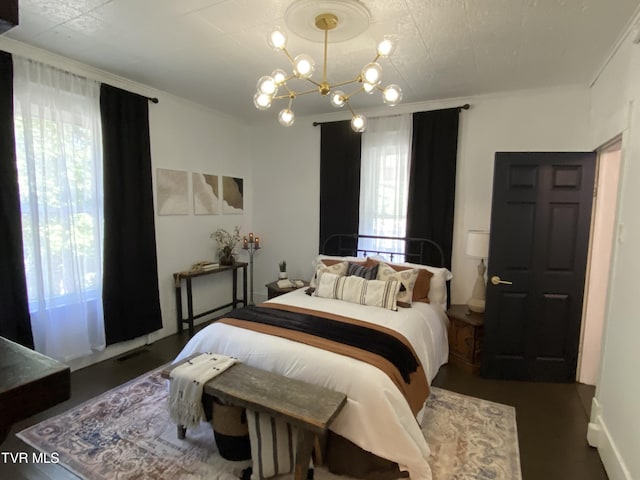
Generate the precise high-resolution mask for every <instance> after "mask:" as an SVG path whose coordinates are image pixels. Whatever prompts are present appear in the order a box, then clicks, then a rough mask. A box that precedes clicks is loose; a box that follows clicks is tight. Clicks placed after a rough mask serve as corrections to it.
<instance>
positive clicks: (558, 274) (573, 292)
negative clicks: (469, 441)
mask: <svg viewBox="0 0 640 480" xmlns="http://www.w3.org/2000/svg"><path fill="white" fill-rule="evenodd" d="M595 167H596V155H595V153H592V152H587V153H577V152H571V153H568V152H561V153H546V152H545V153H542V152H532V153H529V152H516V153H512V152H499V153H496V158H495V169H494V180H493V200H492V210H491V236H490V246H489V262H488V275H487V276H488V282H487V298H486V310H485V331H484V345H483V359H482V375H483V376H485V377H489V378H502V379H520V380H534V381H551V382H573V381H575V377H576V366H577V359H578V347H579V341H580V325H581V318H582V302H583V296H584V295H583V292H584V285H585V274H586V266H587V254H588V247H589V231H590V224H591V207H592V203H593V189H594V178H595Z"/></svg>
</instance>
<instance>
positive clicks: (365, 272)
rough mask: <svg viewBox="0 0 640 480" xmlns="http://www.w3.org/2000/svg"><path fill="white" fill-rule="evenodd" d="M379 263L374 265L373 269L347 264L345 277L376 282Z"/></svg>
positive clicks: (351, 263)
mask: <svg viewBox="0 0 640 480" xmlns="http://www.w3.org/2000/svg"><path fill="white" fill-rule="evenodd" d="M379 265H380V264H379V263H376V264H375V265H374V266H373V267H365V266H364V265H359V264H357V263H353V262H349V267H348V268H347V276H354V275H355V276H356V277H362V278H364V279H365V280H376V278H377V276H378V267H379Z"/></svg>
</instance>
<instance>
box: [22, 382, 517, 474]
mask: <svg viewBox="0 0 640 480" xmlns="http://www.w3.org/2000/svg"><path fill="white" fill-rule="evenodd" d="M166 399H167V383H166V380H164V379H163V378H161V376H160V370H156V371H153V372H150V373H148V374H145V375H143V376H141V377H138V378H136V379H134V380H131V381H130V382H128V383H126V384H124V385H121V386H119V387H117V388H115V389H113V390H110V391H108V392H106V393H104V394H102V395H100V396H98V397H96V398H93V399H91V400H89V401H87V402H85V403H83V404H82V405H79V406H77V407H75V408H72V409H71V410H69V411H67V412H64V413H62V414H60V415H58V416H55V417H52V418H49V419H47V420H44V421H43V422H41V423H39V424H37V425H34V426H32V427H29V428H27V429H25V430H23V431H22V432H20V433H18V437H19V438H21V439H22V440H23V441H25V442H26V443H28V444H30V445H31V446H33V447H34V448H36V449H37V450H39V451H41V452H44V453H46V454H48V455H52V454H54V455H53V457H57V459H58V461H59V463H60V464H61V465H62V466H64V467H65V468H67V469H68V470H70V471H72V472H73V473H74V474H76V475H78V476H79V477H80V478H82V479H86V480H113V479H157V480H160V479H171V480H198V479H208V480H209V479H219V480H226V479H228V480H235V479H237V478H238V477H239V476H240V475H241V473H242V470H243V469H245V468H246V467H247V466H249V465H250V461H249V462H231V461H227V460H225V459H223V458H222V457H221V456H220V455H219V454H218V452H217V451H216V447H215V442H214V438H213V431H212V429H211V427H210V426H209V425H208V424H202V426H201V427H199V428H197V429H190V430H189V431H188V433H187V438H186V440H179V439H178V438H177V435H176V426H175V424H173V423H172V422H171V420H170V419H169V414H168V412H167V408H166V403H167V402H166ZM422 427H423V432H424V435H425V437H426V439H427V442H428V443H429V446H430V447H431V450H432V455H431V458H430V464H431V468H432V471H433V479H434V480H467V479H469V480H471V479H474V480H485V479H487V480H489V479H491V480H500V479H503V480H520V479H521V473H520V459H519V451H518V437H517V432H516V421H515V409H514V408H513V407H510V406H507V405H501V404H498V403H493V402H488V401H485V400H481V399H478V398H473V397H468V396H465V395H460V394H457V393H453V392H450V391H447V390H443V389H439V388H435V387H433V388H432V390H431V395H430V396H429V399H428V400H427V410H426V414H425V416H424V419H423V422H422ZM285 477H286V476H285ZM289 477H292V476H289ZM338 478H344V477H338V476H336V475H333V474H331V473H330V472H328V471H327V470H326V469H323V468H317V469H315V479H316V480H332V479H338Z"/></svg>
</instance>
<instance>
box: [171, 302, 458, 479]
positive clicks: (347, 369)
mask: <svg viewBox="0 0 640 480" xmlns="http://www.w3.org/2000/svg"><path fill="white" fill-rule="evenodd" d="M270 302H274V303H283V304H287V305H295V306H298V307H305V308H310V309H314V310H322V311H327V312H331V313H335V314H339V315H344V316H347V317H352V318H357V319H360V320H366V321H369V322H372V323H376V324H378V325H384V326H385V327H388V328H392V329H394V330H397V331H398V332H400V333H401V334H403V335H404V336H405V337H406V338H407V339H408V340H409V341H410V342H411V344H412V345H413V348H414V350H415V351H416V353H417V355H418V357H419V359H420V361H421V362H422V365H423V367H424V371H425V373H426V375H427V379H428V380H429V382H431V380H433V377H435V375H436V373H437V372H438V369H439V368H440V366H441V365H442V364H444V363H445V362H446V361H447V357H448V353H449V350H448V344H447V333H446V330H447V328H446V322H447V317H446V314H445V313H444V311H443V310H442V308H440V307H438V306H432V305H429V304H425V303H414V304H413V305H412V307H411V308H401V309H399V310H398V311H397V312H393V311H390V310H384V309H382V308H378V307H370V306H365V305H358V304H353V303H347V302H343V301H340V300H332V299H327V298H319V297H311V296H309V295H306V294H305V293H304V289H300V290H296V291H294V292H291V293H288V294H286V295H282V296H279V297H277V298H274V299H272V300H270ZM205 351H211V352H216V353H221V354H224V355H230V356H234V357H237V358H238V359H240V360H241V361H242V362H245V363H246V364H248V365H251V366H253V367H256V368H261V369H264V370H270V371H272V372H276V373H279V374H281V375H286V376H288V377H291V378H297V379H299V380H304V381H307V382H311V383H315V384H317V385H322V386H324V387H327V388H331V389H333V390H337V391H340V392H344V393H345V394H346V395H347V397H348V400H347V404H346V405H345V407H344V408H343V409H342V411H341V412H340V414H339V415H338V417H337V418H336V419H335V421H334V422H333V423H332V424H331V430H333V431H334V432H335V433H337V434H339V435H342V436H343V437H345V438H347V439H348V440H350V441H352V442H353V443H355V444H356V445H358V446H360V447H361V448H363V449H365V450H368V451H370V452H373V453H374V454H376V455H378V456H379V457H383V458H386V459H388V460H392V461H394V462H397V463H398V464H399V465H400V468H401V469H403V470H408V472H409V474H410V476H411V478H412V479H413V480H431V470H430V468H429V463H428V460H429V454H430V451H429V447H428V445H427V442H426V440H425V438H424V436H423V434H422V431H421V429H420V426H419V425H418V422H417V421H416V419H415V417H414V416H413V414H412V412H411V409H410V408H409V405H408V403H407V401H406V400H405V399H404V397H403V396H402V394H401V393H400V391H399V390H398V388H397V387H396V386H395V385H394V384H393V382H392V381H391V380H390V379H389V377H388V376H387V375H386V374H384V373H383V372H382V371H380V370H379V369H377V368H375V367H373V366H371V365H369V364H367V363H364V362H361V361H359V360H355V359H352V358H349V357H345V356H343V355H340V354H337V353H332V352H328V351H325V350H322V349H318V348H315V347H311V346H308V345H305V344H301V343H297V342H294V341H291V340H287V339H284V338H280V337H275V336H271V335H265V334H262V333H258V332H253V331H250V330H246V329H243V328H238V327H232V326H230V325H225V324H223V323H213V324H211V325H209V326H208V327H206V328H204V329H203V330H201V331H200V332H198V333H197V334H196V335H195V336H194V337H193V338H192V339H191V340H190V341H189V343H187V345H186V346H185V347H184V349H183V350H182V352H180V354H179V355H178V357H177V358H176V361H177V360H180V359H182V358H184V357H186V356H188V355H191V354H192V353H195V352H205Z"/></svg>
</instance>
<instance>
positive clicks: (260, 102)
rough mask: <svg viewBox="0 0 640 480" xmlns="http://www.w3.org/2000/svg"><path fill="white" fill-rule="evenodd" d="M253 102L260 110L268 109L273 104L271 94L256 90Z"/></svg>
mask: <svg viewBox="0 0 640 480" xmlns="http://www.w3.org/2000/svg"><path fill="white" fill-rule="evenodd" d="M253 104H254V105H255V107H256V108H257V109H258V110H267V109H269V107H270V106H271V95H267V94H265V93H260V92H256V94H255V95H254V96H253Z"/></svg>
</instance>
